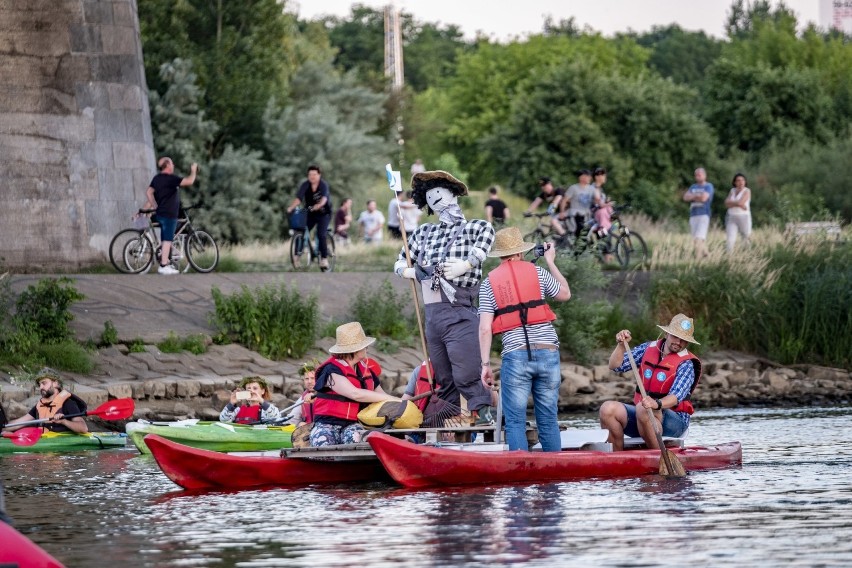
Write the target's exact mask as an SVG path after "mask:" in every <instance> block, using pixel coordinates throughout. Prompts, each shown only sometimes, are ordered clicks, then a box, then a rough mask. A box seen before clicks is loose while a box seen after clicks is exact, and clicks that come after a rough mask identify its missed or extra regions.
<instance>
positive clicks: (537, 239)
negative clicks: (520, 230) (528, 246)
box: [524, 213, 571, 249]
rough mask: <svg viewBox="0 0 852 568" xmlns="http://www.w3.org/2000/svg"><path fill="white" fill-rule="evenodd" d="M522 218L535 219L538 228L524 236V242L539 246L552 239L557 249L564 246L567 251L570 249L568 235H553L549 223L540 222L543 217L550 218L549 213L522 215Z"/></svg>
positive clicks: (551, 226)
mask: <svg viewBox="0 0 852 568" xmlns="http://www.w3.org/2000/svg"><path fill="white" fill-rule="evenodd" d="M524 217H536V218H537V219H538V226H536V228H535V229H533V230H532V231H530V232H529V233H527V234H526V235H524V240H525V241H532V242H534V243H535V244H537V245H539V244H541V243H543V242H545V241H547V240H550V239H551V238H552V241H553V244H554V246H556V247H557V248H560V247H561V248H565V247H566V246H567V247H568V248H569V249H570V248H571V247H570V240H569V235H568V233H565V234H564V235H554V230H553V225H551V224H550V221H542V219H543V218H544V217H551V214H550V213H524Z"/></svg>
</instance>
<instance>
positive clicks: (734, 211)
mask: <svg viewBox="0 0 852 568" xmlns="http://www.w3.org/2000/svg"><path fill="white" fill-rule="evenodd" d="M745 191H748V192H749V196H748V199H747V200H746V202H745V207H730V208H728V214H730V215H748V214H749V213H751V207H750V206H749V205H750V204H751V190H750V189H749V188H747V187H744V188H743V190H742V191H741V192H739V193H737V188H736V187H732V188H731V193H729V194H728V197H732V198H734V199H735V200H737V201H739V199H740V197H742V195H743V192H745Z"/></svg>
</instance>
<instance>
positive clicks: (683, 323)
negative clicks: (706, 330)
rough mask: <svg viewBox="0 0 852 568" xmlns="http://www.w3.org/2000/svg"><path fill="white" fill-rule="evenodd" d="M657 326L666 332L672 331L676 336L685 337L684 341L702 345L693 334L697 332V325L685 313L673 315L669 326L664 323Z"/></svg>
mask: <svg viewBox="0 0 852 568" xmlns="http://www.w3.org/2000/svg"><path fill="white" fill-rule="evenodd" d="M657 327H659V328H660V329H662V330H663V331H665V332H666V333H671V334H672V335H674V336H675V337H679V338H681V339H683V340H684V341H688V342H690V343H694V344H696V345H701V344H700V343H698V342H697V341H695V338H694V337H693V334H694V333H695V325H694V324H693V321H692V318H690V317H687V316H685V315H684V314H678V315H676V316H675V317H673V318H672V321H671V323H670V324H669V325H668V327H666V326H662V325H658V326H657Z"/></svg>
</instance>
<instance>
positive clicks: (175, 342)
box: [157, 331, 207, 355]
mask: <svg viewBox="0 0 852 568" xmlns="http://www.w3.org/2000/svg"><path fill="white" fill-rule="evenodd" d="M157 349H159V350H160V351H162V352H163V353H181V352H183V351H189V352H190V353H192V354H193V355H201V354H202V353H206V352H207V341H206V338H205V337H204V334H201V333H196V334H193V335H189V336H187V337H178V336H177V334H176V333H175V332H173V331H170V332H169V335H168V336H167V337H166V339H164V340H163V341H161V342H160V343H158V344H157Z"/></svg>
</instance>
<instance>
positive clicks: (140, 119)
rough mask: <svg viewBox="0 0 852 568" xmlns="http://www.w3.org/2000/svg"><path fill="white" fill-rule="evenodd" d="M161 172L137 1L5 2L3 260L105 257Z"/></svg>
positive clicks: (0, 182) (59, 261)
mask: <svg viewBox="0 0 852 568" xmlns="http://www.w3.org/2000/svg"><path fill="white" fill-rule="evenodd" d="M154 170H155V158H154V150H153V139H152V134H151V119H150V114H149V109H148V91H147V86H146V83H145V74H144V69H143V66H142V47H141V41H140V37H139V22H138V18H137V12H136V0H0V195H2V196H3V207H2V208H0V257H2V258H3V261H2V262H3V264H4V265H5V266H6V267H9V268H13V269H14V268H18V269H29V270H36V269H39V270H45V269H53V268H66V269H67V268H74V267H79V266H84V265H89V264H95V263H98V262H103V261H105V260H106V258H107V256H106V255H107V249H108V247H109V243H110V240H111V239H112V236H113V235H114V234H115V233H116V232H117V231H118V229H120V228H121V227H123V226H126V225H128V219H129V216H130V215H131V214H132V213H133V211H135V210H136V208H138V207H139V206H141V205H142V203H143V201H144V196H145V189H146V188H147V186H148V181H149V180H150V177H151V176H152V175H153V173H154Z"/></svg>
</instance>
